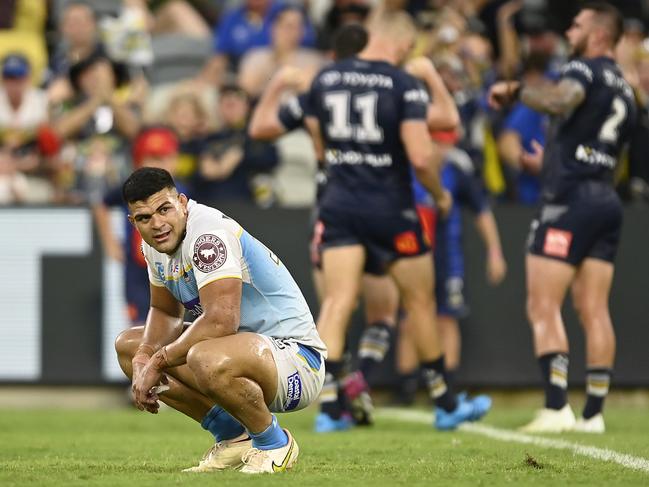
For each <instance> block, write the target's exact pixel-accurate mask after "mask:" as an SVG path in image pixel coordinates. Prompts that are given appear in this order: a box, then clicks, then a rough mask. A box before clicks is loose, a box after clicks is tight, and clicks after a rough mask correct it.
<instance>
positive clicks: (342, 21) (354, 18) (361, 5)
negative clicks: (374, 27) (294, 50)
mask: <svg viewBox="0 0 649 487" xmlns="http://www.w3.org/2000/svg"><path fill="white" fill-rule="evenodd" d="M369 13H370V7H369V5H368V3H367V1H366V0H335V1H334V2H333V5H331V8H330V9H329V11H328V12H327V14H326V16H325V19H324V22H323V24H322V26H321V28H320V29H319V30H318V41H317V46H318V49H321V50H323V51H328V50H330V49H332V42H333V36H334V34H335V33H336V32H337V31H338V29H340V28H341V27H343V26H345V25H348V24H362V23H363V22H365V20H366V19H367V16H368V14H369Z"/></svg>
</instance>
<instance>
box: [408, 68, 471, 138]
mask: <svg viewBox="0 0 649 487" xmlns="http://www.w3.org/2000/svg"><path fill="white" fill-rule="evenodd" d="M405 69H406V71H407V72H408V73H410V74H411V75H412V76H414V77H415V78H417V79H420V80H421V81H423V82H424V83H426V86H427V87H428V89H429V91H430V93H431V95H432V102H431V103H430V104H429V105H428V111H427V113H426V122H427V123H428V127H429V128H430V129H431V130H452V129H455V128H457V127H458V125H459V124H460V114H459V113H458V111H457V106H456V105H455V101H454V100H453V97H452V96H451V94H450V93H449V92H448V90H447V89H446V86H444V81H442V78H441V76H440V75H439V73H438V72H437V70H436V69H435V66H434V65H433V63H432V62H431V60H430V59H428V58H427V57H425V56H421V57H417V58H415V59H413V60H411V61H409V62H408V64H406V67H405Z"/></svg>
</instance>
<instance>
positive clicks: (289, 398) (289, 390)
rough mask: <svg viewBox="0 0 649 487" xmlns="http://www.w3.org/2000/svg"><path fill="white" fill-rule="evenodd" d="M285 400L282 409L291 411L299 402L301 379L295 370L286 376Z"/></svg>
mask: <svg viewBox="0 0 649 487" xmlns="http://www.w3.org/2000/svg"><path fill="white" fill-rule="evenodd" d="M287 383H288V384H287V387H286V401H285V402H284V411H291V410H292V409H295V408H296V407H297V405H298V404H300V398H301V397H302V379H300V374H298V373H297V372H296V373H295V374H293V375H289V376H288V378H287Z"/></svg>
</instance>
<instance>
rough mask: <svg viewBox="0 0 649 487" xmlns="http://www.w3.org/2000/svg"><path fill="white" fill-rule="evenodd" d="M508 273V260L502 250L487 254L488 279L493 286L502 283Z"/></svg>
mask: <svg viewBox="0 0 649 487" xmlns="http://www.w3.org/2000/svg"><path fill="white" fill-rule="evenodd" d="M506 274H507V262H505V258H504V257H503V254H502V252H501V251H500V250H497V251H489V252H488V254H487V280H488V281H489V284H491V285H492V286H497V285H498V284H500V283H501V282H502V281H503V279H505V275H506Z"/></svg>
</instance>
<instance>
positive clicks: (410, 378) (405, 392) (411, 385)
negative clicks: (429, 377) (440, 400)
mask: <svg viewBox="0 0 649 487" xmlns="http://www.w3.org/2000/svg"><path fill="white" fill-rule="evenodd" d="M417 389H419V369H415V370H413V371H412V372H407V373H403V374H399V383H398V386H397V390H396V394H397V397H396V398H395V399H396V401H397V402H399V403H400V404H405V405H408V406H409V405H411V404H412V403H414V402H415V397H416V396H417Z"/></svg>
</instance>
